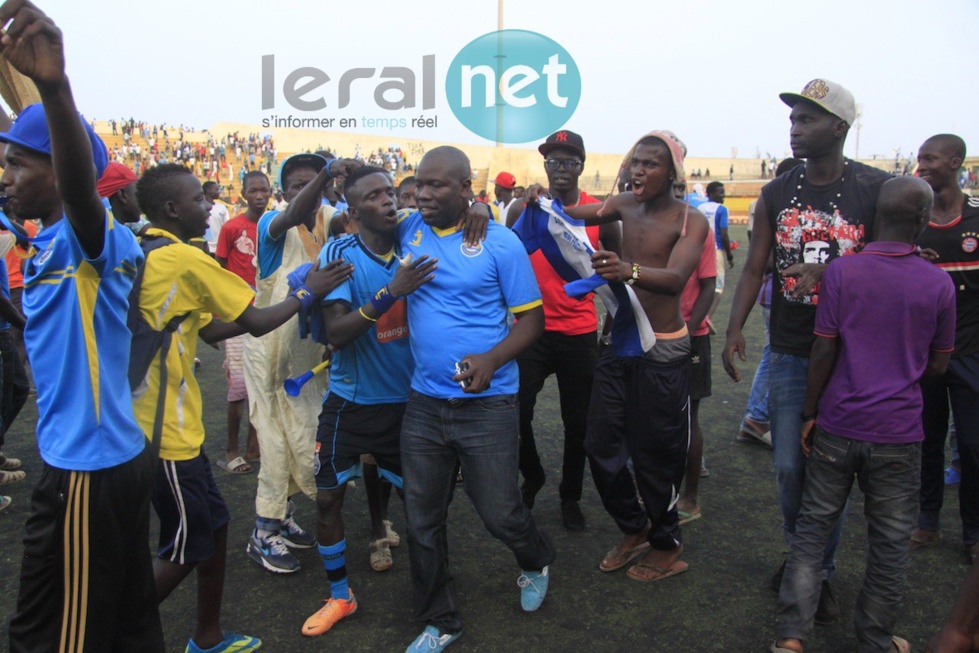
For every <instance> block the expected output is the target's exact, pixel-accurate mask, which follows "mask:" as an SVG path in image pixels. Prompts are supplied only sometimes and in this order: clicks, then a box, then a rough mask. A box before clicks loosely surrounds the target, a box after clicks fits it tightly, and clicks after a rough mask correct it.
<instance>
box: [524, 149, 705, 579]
mask: <svg viewBox="0 0 979 653" xmlns="http://www.w3.org/2000/svg"><path fill="white" fill-rule="evenodd" d="M623 167H625V168H627V169H628V170H629V172H630V177H629V180H630V190H631V192H630V193H628V194H620V195H616V196H614V197H612V198H611V199H610V200H608V201H607V202H606V203H605V204H604V205H601V207H600V208H599V205H591V206H589V205H580V206H577V207H573V208H570V209H567V210H566V211H567V213H568V215H570V216H571V217H573V218H577V219H584V220H585V221H586V223H596V222H597V223H609V222H612V221H615V220H620V221H621V222H622V258H619V256H617V255H616V254H615V252H611V251H608V250H605V249H599V250H598V251H596V252H595V254H594V255H593V256H592V267H593V268H594V270H595V272H596V273H597V274H599V275H600V276H601V277H602V278H604V279H606V280H608V281H609V282H613V283H616V284H617V285H616V286H613V290H614V291H615V292H616V294H617V296H618V297H620V300H621V298H624V297H626V293H627V289H626V288H625V287H624V286H623V285H621V284H623V283H625V284H628V285H630V286H632V289H633V290H634V291H635V295H636V297H637V298H638V300H639V302H640V305H641V306H642V309H643V314H642V315H638V316H637V315H634V314H633V313H632V312H631V310H629V302H628V301H624V302H622V304H621V306H620V310H619V312H618V313H617V315H616V320H615V322H614V324H613V327H612V345H611V347H610V348H609V349H607V350H606V351H605V352H604V353H603V354H602V356H601V358H600V359H599V361H598V366H597V367H596V368H595V384H594V387H593V389H592V396H591V405H590V407H589V410H588V431H587V435H586V436H585V450H586V451H587V452H588V457H589V461H590V463H591V471H592V477H593V478H594V479H595V485H596V487H597V488H598V492H599V494H600V495H601V497H602V503H603V504H604V505H605V509H606V510H607V511H608V512H609V514H611V515H612V517H613V519H615V521H616V524H617V525H618V526H619V529H620V530H621V531H622V532H623V533H624V534H625V536H624V537H623V538H622V541H621V542H619V544H618V545H616V546H615V547H614V548H612V549H611V550H610V551H609V552H608V553H607V554H606V555H605V557H604V559H603V560H602V562H601V564H600V565H599V568H600V569H601V570H602V571H615V570H616V569H620V568H622V567H624V566H625V565H627V564H628V563H629V562H630V561H631V560H632V559H633V558H635V557H636V556H637V555H638V554H640V553H642V552H645V551H647V550H648V553H646V554H645V555H644V556H643V558H642V559H641V560H640V561H639V563H638V564H636V565H635V566H633V567H632V568H631V569H629V572H628V575H629V577H630V578H632V579H634V580H640V581H653V580H660V579H663V578H666V577H668V576H672V575H675V574H678V573H681V572H683V571H685V570H686V569H687V565H686V563H684V562H681V561H680V560H679V558H680V555H681V554H682V553H683V544H682V541H681V536H680V525H679V516H678V514H677V509H676V505H675V501H674V499H675V497H676V496H677V495H678V494H679V491H680V484H681V483H682V481H683V474H684V468H685V466H686V457H687V447H688V446H689V442H690V426H689V404H690V401H689V400H690V338H689V335H688V332H687V326H686V323H685V322H684V321H683V317H682V315H681V314H680V293H681V291H682V290H683V287H684V286H685V285H686V283H687V279H689V278H690V275H691V273H693V271H694V270H695V269H696V267H697V264H698V262H699V261H700V256H701V251H702V249H703V245H704V240H705V239H706V238H707V234H708V224H707V220H706V219H702V218H703V216H702V215H700V214H698V213H697V212H696V209H691V208H690V206H689V205H687V204H684V203H683V202H682V201H680V200H677V199H676V198H675V197H673V184H674V183H678V182H679V183H682V181H683V153H682V150H681V146H680V144H679V143H678V142H677V141H676V140H675V137H673V136H672V135H671V134H668V133H665V132H651V133H650V134H647V135H646V136H644V137H643V138H641V139H640V140H639V142H638V143H636V145H635V146H634V147H633V148H632V150H631V151H630V152H629V154H628V155H627V156H626V158H625V160H624V161H623ZM537 192H539V188H532V189H528V194H529V195H530V196H531V199H534V198H535V196H536V194H537ZM691 213H693V215H691ZM637 321H640V322H641V321H648V323H649V326H650V327H651V328H652V330H653V332H654V333H655V334H656V344H655V345H653V346H652V347H649V348H647V349H646V350H645V351H644V350H643V347H641V346H636V345H634V344H632V343H633V342H634V341H630V340H629V339H627V338H625V333H626V332H627V330H629V329H631V328H632V327H634V326H635V325H636V322H637ZM629 458H632V460H633V466H634V470H635V477H636V483H635V485H634V484H633V481H632V477H631V475H630V474H629V469H628V467H627V466H626V461H627V460H628V459H629ZM636 485H638V490H639V496H641V497H642V499H643V503H644V504H645V505H640V504H639V499H638V497H637V494H636Z"/></svg>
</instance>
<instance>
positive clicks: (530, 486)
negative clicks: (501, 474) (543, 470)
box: [520, 474, 544, 508]
mask: <svg viewBox="0 0 979 653" xmlns="http://www.w3.org/2000/svg"><path fill="white" fill-rule="evenodd" d="M542 487H544V475H543V474H541V475H540V477H539V478H525V479H524V482H523V485H521V486H520V495H521V496H522V497H523V503H524V505H525V506H527V507H528V508H533V507H534V500H535V499H537V493H538V492H540V489H541V488H542Z"/></svg>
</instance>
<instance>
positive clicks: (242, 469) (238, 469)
mask: <svg viewBox="0 0 979 653" xmlns="http://www.w3.org/2000/svg"><path fill="white" fill-rule="evenodd" d="M218 467H220V468H221V469H223V470H224V471H226V472H228V473H229V474H251V473H252V466H251V465H249V464H248V463H247V462H245V459H244V458H242V457H241V456H238V457H237V458H235V459H234V460H218Z"/></svg>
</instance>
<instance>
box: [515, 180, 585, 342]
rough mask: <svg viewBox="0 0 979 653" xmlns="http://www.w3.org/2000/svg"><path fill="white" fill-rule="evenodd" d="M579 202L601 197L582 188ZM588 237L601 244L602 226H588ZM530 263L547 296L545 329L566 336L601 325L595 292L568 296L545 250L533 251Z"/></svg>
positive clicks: (580, 333) (562, 281) (545, 297)
mask: <svg viewBox="0 0 979 653" xmlns="http://www.w3.org/2000/svg"><path fill="white" fill-rule="evenodd" d="M580 193H581V196H580V197H579V198H578V203H579V204H597V203H598V200H597V199H595V198H594V197H592V196H591V195H589V194H588V193H586V192H585V191H580ZM586 231H587V232H588V239H589V240H590V241H591V244H592V247H598V231H599V227H597V226H596V227H586ZM530 264H531V265H532V266H533V268H534V275H535V276H536V277H537V285H538V286H540V294H541V298H542V299H543V300H544V329H545V330H546V331H556V332H558V333H560V334H562V335H566V336H580V335H582V334H585V333H591V332H592V331H595V330H597V329H598V316H597V315H596V313H595V296H594V295H593V294H588V295H586V296H585V297H583V298H582V299H575V298H574V297H568V293H566V292H564V284H565V283H566V282H565V281H564V279H562V278H561V277H560V276H559V275H558V273H557V272H555V271H554V268H553V267H551V264H550V263H548V262H547V258H546V257H545V256H544V254H543V252H541V251H540V250H537V251H536V252H534V253H533V254H531V255H530Z"/></svg>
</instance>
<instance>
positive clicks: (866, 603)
mask: <svg viewBox="0 0 979 653" xmlns="http://www.w3.org/2000/svg"><path fill="white" fill-rule="evenodd" d="M933 201H934V200H933V196H932V192H931V188H929V187H928V185H927V184H926V183H925V182H924V181H922V180H920V179H917V178H915V177H899V178H895V179H892V180H890V181H887V182H886V183H885V184H884V185H883V186H882V187H881V191H880V196H879V197H878V199H877V212H876V216H875V219H874V227H875V229H874V233H876V235H877V240H876V241H875V242H872V243H869V244H868V245H867V246H866V247H865V248H864V249H863V251H862V252H860V253H859V254H854V255H852V256H844V257H840V258H838V259H835V260H834V261H832V262H831V263H830V264H829V267H827V268H826V273H825V275H824V276H823V280H822V288H821V291H820V294H819V304H818V308H817V312H816V327H815V334H816V336H817V337H816V341H815V343H814V344H813V347H812V352H811V354H810V363H809V372H808V387H807V394H806V401H805V405H804V408H803V414H802V416H801V420H802V449H803V451H804V453H805V454H806V455H807V456H808V457H809V459H808V462H807V465H806V477H805V483H804V485H803V490H802V507H801V510H800V512H799V519H798V522H797V523H796V537H795V538H794V539H793V540H792V542H791V545H790V548H789V557H788V563H787V565H786V569H785V575H784V577H783V579H782V586H781V591H780V592H779V601H778V602H779V606H778V638H779V639H778V640H776V642H775V645H774V646H773V647H772V651H774V652H775V653H790V652H801V651H802V650H803V648H802V642H803V640H804V639H806V637H807V636H808V635H809V633H810V632H811V631H812V625H813V617H814V616H815V613H816V606H817V603H818V602H819V594H820V585H821V581H822V572H821V566H822V560H823V552H824V550H825V547H826V542H827V541H828V540H829V537H830V533H831V532H832V531H833V529H834V528H835V526H836V523H837V521H838V520H839V516H840V514H841V513H842V512H843V509H844V506H845V505H846V502H847V498H848V496H849V494H850V489H851V487H852V485H853V479H854V477H855V478H856V479H857V482H858V483H859V485H860V489H861V490H862V491H863V493H864V497H865V514H866V517H867V531H868V540H869V545H870V551H869V553H868V555H867V572H866V575H865V577H864V584H863V588H862V589H861V591H860V595H859V598H858V599H857V607H856V617H855V621H856V630H857V639H858V641H859V645H858V650H859V651H860V653H865V652H866V653H870V652H880V653H884V652H890V651H898V652H899V653H901V652H903V651H907V650H909V646H908V643H907V642H906V641H905V640H903V639H901V638H899V637H894V636H893V629H894V626H895V623H896V621H897V611H898V608H899V606H900V603H901V599H902V594H903V591H904V581H905V575H906V573H907V568H908V564H909V562H910V556H911V547H910V544H911V541H910V536H911V531H912V530H913V529H914V526H915V511H916V509H917V497H918V486H919V482H920V470H921V441H922V440H923V439H924V431H923V429H922V424H921V389H920V386H919V383H920V381H921V379H922V378H923V377H924V378H929V377H933V376H938V375H940V374H942V373H944V371H945V368H946V367H947V366H948V361H949V354H950V352H951V351H952V348H953V346H954V343H955V288H954V286H953V284H952V283H951V279H950V278H948V275H943V274H941V270H939V269H937V268H936V267H935V266H933V265H931V264H930V263H928V262H927V261H925V260H924V259H921V258H919V256H918V254H917V248H916V247H915V244H914V243H915V240H916V238H917V236H918V235H919V234H920V233H921V231H922V229H924V227H925V225H926V224H927V221H928V216H929V215H930V213H931V208H932V204H933ZM936 273H937V274H936ZM817 404H818V407H819V408H820V409H821V412H819V415H818V418H817Z"/></svg>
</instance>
